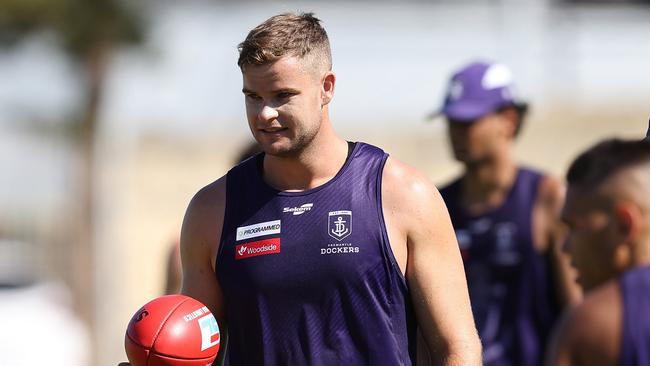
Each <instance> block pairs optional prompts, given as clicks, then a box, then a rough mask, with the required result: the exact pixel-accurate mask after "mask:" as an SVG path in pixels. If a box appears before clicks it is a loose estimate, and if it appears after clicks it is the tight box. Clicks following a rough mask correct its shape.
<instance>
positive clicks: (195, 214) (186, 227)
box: [181, 176, 226, 242]
mask: <svg viewBox="0 0 650 366" xmlns="http://www.w3.org/2000/svg"><path fill="white" fill-rule="evenodd" d="M225 205H226V177H225V176H223V177H221V178H219V179H218V180H216V181H214V182H212V183H210V184H208V185H207V186H205V187H203V188H201V189H200V190H199V191H198V192H197V193H196V194H195V195H194V197H192V200H191V201H190V204H189V206H188V207H187V212H186V213H185V219H184V221H183V232H182V233H181V238H183V237H185V238H187V239H193V240H190V242H193V241H194V240H195V239H199V238H202V239H207V238H215V237H214V236H213V234H215V231H219V232H220V231H221V225H220V224H219V223H221V222H223V216H224V212H225ZM185 242H187V240H185Z"/></svg>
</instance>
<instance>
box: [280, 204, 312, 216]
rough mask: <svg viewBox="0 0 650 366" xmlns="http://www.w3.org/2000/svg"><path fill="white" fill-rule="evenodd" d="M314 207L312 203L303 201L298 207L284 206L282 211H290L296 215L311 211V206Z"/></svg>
mask: <svg viewBox="0 0 650 366" xmlns="http://www.w3.org/2000/svg"><path fill="white" fill-rule="evenodd" d="M312 207H314V204H313V203H305V204H304V205H301V206H300V207H285V208H284V209H282V212H284V213H289V212H291V213H292V214H293V216H298V215H302V214H304V213H305V212H307V211H311V208H312Z"/></svg>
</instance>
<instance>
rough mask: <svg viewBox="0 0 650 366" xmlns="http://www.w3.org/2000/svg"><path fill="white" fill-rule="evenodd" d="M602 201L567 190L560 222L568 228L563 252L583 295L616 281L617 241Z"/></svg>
mask: <svg viewBox="0 0 650 366" xmlns="http://www.w3.org/2000/svg"><path fill="white" fill-rule="evenodd" d="M608 206H610V205H608V204H607V202H605V200H604V198H602V197H599V196H598V195H597V194H596V193H594V192H587V191H581V190H580V189H579V188H577V187H573V186H571V187H569V190H568V192H567V198H566V202H565V204H564V209H563V211H562V219H563V221H564V222H565V223H566V224H567V225H568V227H569V235H568V238H567V242H566V244H565V250H566V251H567V252H568V253H569V254H570V255H571V264H572V265H573V266H574V267H575V268H576V269H577V270H578V279H577V281H578V283H579V284H580V285H581V286H582V288H583V289H584V290H585V291H590V290H592V289H594V288H595V287H597V286H599V285H601V284H603V283H605V282H607V281H608V280H610V279H612V278H614V277H616V276H617V275H618V273H619V270H618V269H617V264H616V258H617V255H616V251H617V250H618V249H619V244H620V242H619V239H620V238H619V237H618V236H617V233H616V228H615V222H614V221H615V219H614V217H613V215H612V213H611V209H610V208H608Z"/></svg>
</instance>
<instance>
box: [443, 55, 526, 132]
mask: <svg viewBox="0 0 650 366" xmlns="http://www.w3.org/2000/svg"><path fill="white" fill-rule="evenodd" d="M506 106H515V107H517V108H520V109H524V110H525V109H526V108H527V105H526V103H523V102H520V101H518V100H517V99H516V98H515V95H514V91H513V78H512V73H511V72H510V70H509V69H508V68H507V67H506V66H505V65H503V64H499V63H489V62H480V61H479V62H472V63H470V64H468V65H466V66H465V67H463V68H462V69H460V70H459V71H458V72H456V73H455V74H454V75H453V76H452V78H451V80H450V82H449V87H448V89H447V95H446V97H445V101H444V103H443V105H442V107H441V108H440V110H438V111H437V112H436V113H435V114H434V115H433V116H432V117H436V116H439V115H444V116H446V117H447V118H449V119H452V120H455V121H464V122H473V121H476V120H477V119H479V118H481V117H483V116H485V115H487V114H489V113H492V112H494V111H496V110H497V109H499V108H502V107H506Z"/></svg>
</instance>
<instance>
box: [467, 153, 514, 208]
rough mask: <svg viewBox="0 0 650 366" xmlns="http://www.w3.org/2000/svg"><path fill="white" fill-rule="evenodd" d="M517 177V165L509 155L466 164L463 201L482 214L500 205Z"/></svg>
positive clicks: (468, 206)
mask: <svg viewBox="0 0 650 366" xmlns="http://www.w3.org/2000/svg"><path fill="white" fill-rule="evenodd" d="M516 178H517V166H516V165H515V163H514V162H513V161H512V158H511V157H510V156H509V155H503V156H501V157H498V158H494V159H490V160H487V161H484V162H481V163H478V164H471V165H466V167H465V174H464V176H463V178H462V189H461V192H462V198H461V200H462V203H463V206H465V207H466V208H467V209H468V210H469V211H470V212H473V213H476V214H481V213H483V212H485V211H488V210H490V209H492V208H495V207H498V206H500V205H501V204H502V203H503V202H504V201H505V199H506V197H507V195H508V192H510V189H511V188H512V186H513V184H514V182H515V179H516Z"/></svg>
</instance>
